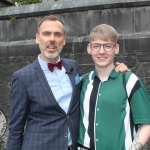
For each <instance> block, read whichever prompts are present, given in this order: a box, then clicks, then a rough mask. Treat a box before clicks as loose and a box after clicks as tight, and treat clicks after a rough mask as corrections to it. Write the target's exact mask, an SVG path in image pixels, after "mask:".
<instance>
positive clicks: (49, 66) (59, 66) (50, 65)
mask: <svg viewBox="0 0 150 150" xmlns="http://www.w3.org/2000/svg"><path fill="white" fill-rule="evenodd" d="M54 67H57V68H58V69H60V70H61V69H62V60H61V61H59V62H58V63H56V64H51V63H48V69H49V70H50V71H51V72H53V71H54Z"/></svg>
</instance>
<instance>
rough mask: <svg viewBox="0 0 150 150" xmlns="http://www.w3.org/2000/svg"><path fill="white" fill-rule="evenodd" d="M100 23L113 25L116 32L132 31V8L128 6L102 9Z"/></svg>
mask: <svg viewBox="0 0 150 150" xmlns="http://www.w3.org/2000/svg"><path fill="white" fill-rule="evenodd" d="M101 23H106V24H109V25H111V26H113V27H114V28H115V29H116V30H117V31H118V33H132V32H134V10H133V9H130V8H122V9H120V8H118V9H106V10H103V11H102V15H101Z"/></svg>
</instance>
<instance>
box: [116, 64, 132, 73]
mask: <svg viewBox="0 0 150 150" xmlns="http://www.w3.org/2000/svg"><path fill="white" fill-rule="evenodd" d="M116 64H117V67H116V68H115V70H116V72H124V71H131V70H130V69H129V68H128V67H127V66H126V65H125V64H124V63H119V62H116Z"/></svg>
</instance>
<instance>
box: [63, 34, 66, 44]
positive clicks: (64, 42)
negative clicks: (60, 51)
mask: <svg viewBox="0 0 150 150" xmlns="http://www.w3.org/2000/svg"><path fill="white" fill-rule="evenodd" d="M65 44H66V36H64V41H63V46H64V45H65Z"/></svg>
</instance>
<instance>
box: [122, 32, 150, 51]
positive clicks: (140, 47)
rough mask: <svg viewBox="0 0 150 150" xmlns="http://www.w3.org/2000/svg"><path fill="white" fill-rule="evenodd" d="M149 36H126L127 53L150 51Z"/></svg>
mask: <svg viewBox="0 0 150 150" xmlns="http://www.w3.org/2000/svg"><path fill="white" fill-rule="evenodd" d="M149 41H150V36H149V34H131V35H125V36H124V44H125V51H142V52H143V51H147V50H149V49H150V42H149Z"/></svg>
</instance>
